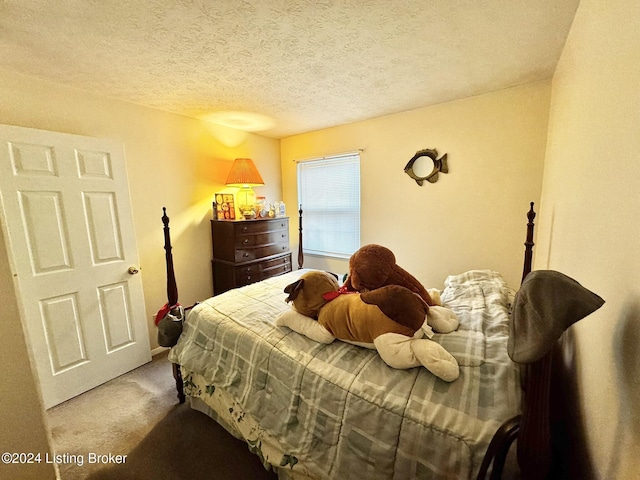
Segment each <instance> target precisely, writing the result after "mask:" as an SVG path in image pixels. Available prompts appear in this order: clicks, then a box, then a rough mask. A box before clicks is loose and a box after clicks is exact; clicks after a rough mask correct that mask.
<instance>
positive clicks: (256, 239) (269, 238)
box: [236, 230, 289, 248]
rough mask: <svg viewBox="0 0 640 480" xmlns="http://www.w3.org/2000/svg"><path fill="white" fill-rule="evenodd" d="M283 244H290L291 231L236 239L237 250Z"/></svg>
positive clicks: (241, 236) (265, 233)
mask: <svg viewBox="0 0 640 480" xmlns="http://www.w3.org/2000/svg"><path fill="white" fill-rule="evenodd" d="M283 242H285V243H287V244H288V243H289V230H279V231H276V232H264V233H254V234H251V235H238V236H237V237H236V248H248V247H260V246H265V245H271V244H274V243H283Z"/></svg>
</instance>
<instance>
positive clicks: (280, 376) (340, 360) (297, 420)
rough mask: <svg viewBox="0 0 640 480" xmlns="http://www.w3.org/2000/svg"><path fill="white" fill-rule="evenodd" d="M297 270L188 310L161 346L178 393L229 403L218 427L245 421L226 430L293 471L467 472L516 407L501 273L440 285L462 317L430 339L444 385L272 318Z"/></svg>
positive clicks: (473, 470)
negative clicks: (451, 363) (448, 357)
mask: <svg viewBox="0 0 640 480" xmlns="http://www.w3.org/2000/svg"><path fill="white" fill-rule="evenodd" d="M306 271H307V270H297V271H293V272H290V273H288V274H285V275H282V276H279V277H273V278H270V279H267V280H265V281H262V282H259V283H256V284H252V285H248V286H246V287H242V288H239V289H235V290H230V291H228V292H225V293H223V294H221V295H218V296H216V297H212V298H210V299H208V300H205V301H203V302H202V303H200V304H199V305H197V306H196V307H194V308H193V309H192V310H191V312H190V313H189V315H188V316H187V319H186V322H185V325H184V331H183V333H182V335H181V337H180V340H179V341H178V344H177V345H176V346H175V347H174V348H173V349H172V350H171V352H170V354H169V359H170V360H171V361H172V362H174V363H178V364H179V365H180V366H181V369H182V373H183V378H185V392H186V393H187V394H188V395H191V396H193V397H198V398H200V399H202V400H204V401H205V403H207V404H208V405H209V406H212V403H215V402H217V403H218V404H219V405H218V406H219V409H220V410H224V409H227V412H222V413H223V414H225V415H226V416H227V421H226V423H236V426H238V424H239V423H242V422H243V421H244V419H245V418H246V420H247V422H246V424H247V425H249V424H251V427H250V428H248V429H247V428H244V429H242V428H240V429H238V428H235V427H233V426H232V425H227V426H225V428H227V429H228V430H231V429H234V430H235V431H234V432H233V433H234V434H235V435H237V436H241V437H245V438H244V439H245V440H246V441H247V443H248V444H249V447H250V448H251V449H252V450H253V451H254V452H256V453H258V454H259V455H260V456H261V457H262V459H263V461H264V462H265V464H270V465H272V466H274V467H275V468H279V469H285V470H289V471H290V472H292V473H298V474H299V475H292V476H294V477H295V476H297V477H306V478H315V479H349V478H354V479H355V478H367V479H370V480H377V479H380V480H383V479H385V480H387V479H394V480H405V479H407V478H416V479H442V480H444V479H451V478H456V479H467V478H468V479H471V478H474V477H475V475H476V474H477V471H478V469H479V467H480V464H481V462H482V458H483V456H484V453H485V451H486V449H487V446H488V444H489V442H490V440H491V438H492V436H493V434H494V433H495V431H496V430H497V429H498V427H499V426H500V425H501V424H502V423H503V422H504V421H505V420H507V419H509V418H511V417H513V416H515V415H517V414H518V413H519V410H520V400H521V390H520V378H519V370H518V368H517V367H516V365H515V364H514V363H512V362H511V360H510V359H509V358H508V355H507V340H508V334H509V325H508V322H509V310H508V309H509V305H510V294H509V292H510V290H509V288H508V286H507V285H506V283H505V282H504V280H503V279H502V277H501V276H500V274H499V273H497V272H493V271H488V270H474V271H470V272H465V273H463V274H460V275H452V276H449V277H448V278H447V279H446V281H445V284H444V290H443V291H442V294H441V296H442V300H443V303H444V304H445V306H447V307H449V308H451V309H453V310H454V311H455V312H456V313H457V315H458V317H459V319H460V327H459V328H458V330H457V331H455V332H452V333H449V334H446V335H441V334H435V335H434V337H433V340H434V341H437V342H439V343H441V344H442V345H443V346H444V347H445V348H446V349H447V350H448V351H449V352H450V353H451V354H452V355H453V356H454V357H455V358H456V359H457V361H458V363H459V365H460V377H459V378H458V379H457V380H456V381H454V382H451V383H447V382H444V381H442V380H440V379H438V378H437V377H435V376H434V375H432V374H431V373H429V372H428V371H427V370H426V369H424V368H413V369H409V370H396V369H393V368H391V367H389V366H387V365H386V364H385V363H384V362H383V361H382V360H381V359H380V357H379V356H378V355H377V353H376V352H375V351H371V350H368V349H365V348H361V347H358V346H354V345H350V344H347V343H343V342H340V341H338V340H336V341H334V342H333V343H331V344H329V345H325V344H319V343H316V342H314V341H312V340H310V339H308V338H306V337H304V336H302V335H299V334H297V333H295V332H293V331H291V330H289V329H288V328H286V327H277V326H275V325H274V319H275V318H276V317H277V315H278V314H279V313H281V312H282V311H284V310H286V309H288V308H290V306H289V305H288V304H286V303H285V301H284V298H285V296H286V295H285V294H284V292H283V290H284V287H285V286H286V285H288V284H289V283H291V282H293V281H295V280H296V279H297V278H298V277H299V276H300V275H302V274H303V273H305V272H306ZM196 380H197V382H196ZM215 392H218V394H221V393H222V392H224V395H223V396H224V399H226V400H225V401H226V403H224V402H222V400H221V398H222V397H219V396H218V398H213V397H216V396H217V395H214V393H215ZM208 400H209V401H208ZM229 404H233V407H229ZM229 408H231V409H232V412H231V413H232V415H231V416H229V413H230V412H229V411H228V409H229ZM223 426H224V425H223ZM243 431H244V433H243ZM247 435H251V436H252V438H246V437H247ZM263 443H264V446H265V448H264V449H263V448H262V445H263ZM267 447H268V448H267Z"/></svg>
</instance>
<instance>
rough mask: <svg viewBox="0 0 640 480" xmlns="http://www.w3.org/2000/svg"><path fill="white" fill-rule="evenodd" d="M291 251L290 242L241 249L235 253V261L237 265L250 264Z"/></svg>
mask: <svg viewBox="0 0 640 480" xmlns="http://www.w3.org/2000/svg"><path fill="white" fill-rule="evenodd" d="M288 250H289V242H288V241H287V242H285V243H275V244H272V245H260V246H257V247H251V248H239V249H237V250H236V251H235V256H234V261H235V262H236V263H242V262H250V261H252V260H257V259H259V258H263V257H270V256H271V255H277V254H278V253H284V252H287V251H288Z"/></svg>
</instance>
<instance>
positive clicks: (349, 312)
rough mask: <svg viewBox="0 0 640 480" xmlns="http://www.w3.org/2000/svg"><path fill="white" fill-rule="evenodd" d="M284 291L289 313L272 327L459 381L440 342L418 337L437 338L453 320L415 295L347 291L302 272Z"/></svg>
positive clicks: (392, 289) (392, 290) (400, 290)
mask: <svg viewBox="0 0 640 480" xmlns="http://www.w3.org/2000/svg"><path fill="white" fill-rule="evenodd" d="M284 291H285V293H287V294H288V297H287V298H286V301H287V302H292V303H293V309H291V310H289V311H287V312H284V313H283V314H281V315H280V316H279V317H278V318H277V319H276V325H280V326H286V327H289V328H291V329H292V330H294V331H296V332H298V333H300V334H302V335H305V336H307V337H309V338H311V339H312V340H315V341H317V342H320V343H331V342H333V341H334V340H335V339H336V338H338V339H340V340H343V341H346V342H349V343H353V344H356V345H359V346H363V347H367V348H373V349H376V350H377V351H378V353H379V354H380V357H381V358H382V360H383V361H384V362H385V363H386V364H387V365H389V366H390V367H393V368H398V369H406V368H412V367H418V366H421V365H422V366H424V367H425V368H427V370H429V371H430V372H432V373H433V374H434V375H436V376H437V377H439V378H441V379H442V380H445V381H447V382H452V381H453V380H455V379H456V378H458V375H459V367H458V363H457V362H456V360H455V358H454V357H453V356H452V355H451V354H450V353H449V352H447V351H446V350H445V349H444V347H442V345H440V344H439V343H436V342H433V341H431V340H428V339H425V338H422V336H423V334H424V331H425V330H423V328H424V329H426V330H427V331H428V332H431V329H430V327H433V328H434V329H435V330H436V331H438V332H441V333H449V332H451V331H453V330H455V329H456V328H457V327H458V319H457V317H456V315H455V314H454V313H453V312H452V311H451V310H448V309H446V308H444V307H440V306H433V307H429V305H427V304H426V302H425V301H424V300H423V299H422V298H421V297H420V296H419V295H417V294H415V293H414V292H412V291H411V290H409V289H407V288H405V287H402V286H399V285H388V286H385V287H382V288H378V289H375V290H371V291H368V292H364V293H358V292H348V291H347V290H346V289H344V288H342V289H340V288H339V285H338V281H337V280H336V278H335V277H333V276H332V275H331V274H329V273H326V272H321V271H310V272H307V273H305V274H304V275H302V276H301V277H300V279H299V280H297V281H295V282H294V283H292V284H290V285H288V286H287V287H286V288H285V290H284ZM425 318H426V323H427V324H428V325H427V326H426V327H425Z"/></svg>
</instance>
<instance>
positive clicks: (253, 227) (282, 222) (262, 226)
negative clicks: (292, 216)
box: [233, 218, 289, 235]
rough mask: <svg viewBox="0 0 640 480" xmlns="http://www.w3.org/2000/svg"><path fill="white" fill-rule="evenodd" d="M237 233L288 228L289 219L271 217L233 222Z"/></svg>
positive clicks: (263, 231)
mask: <svg viewBox="0 0 640 480" xmlns="http://www.w3.org/2000/svg"><path fill="white" fill-rule="evenodd" d="M233 226H234V229H235V234H236V235H246V234H254V233H265V232H272V231H278V230H288V228H289V219H287V218H283V219H279V218H276V219H271V220H254V221H247V220H245V221H240V222H234V223H233Z"/></svg>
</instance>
